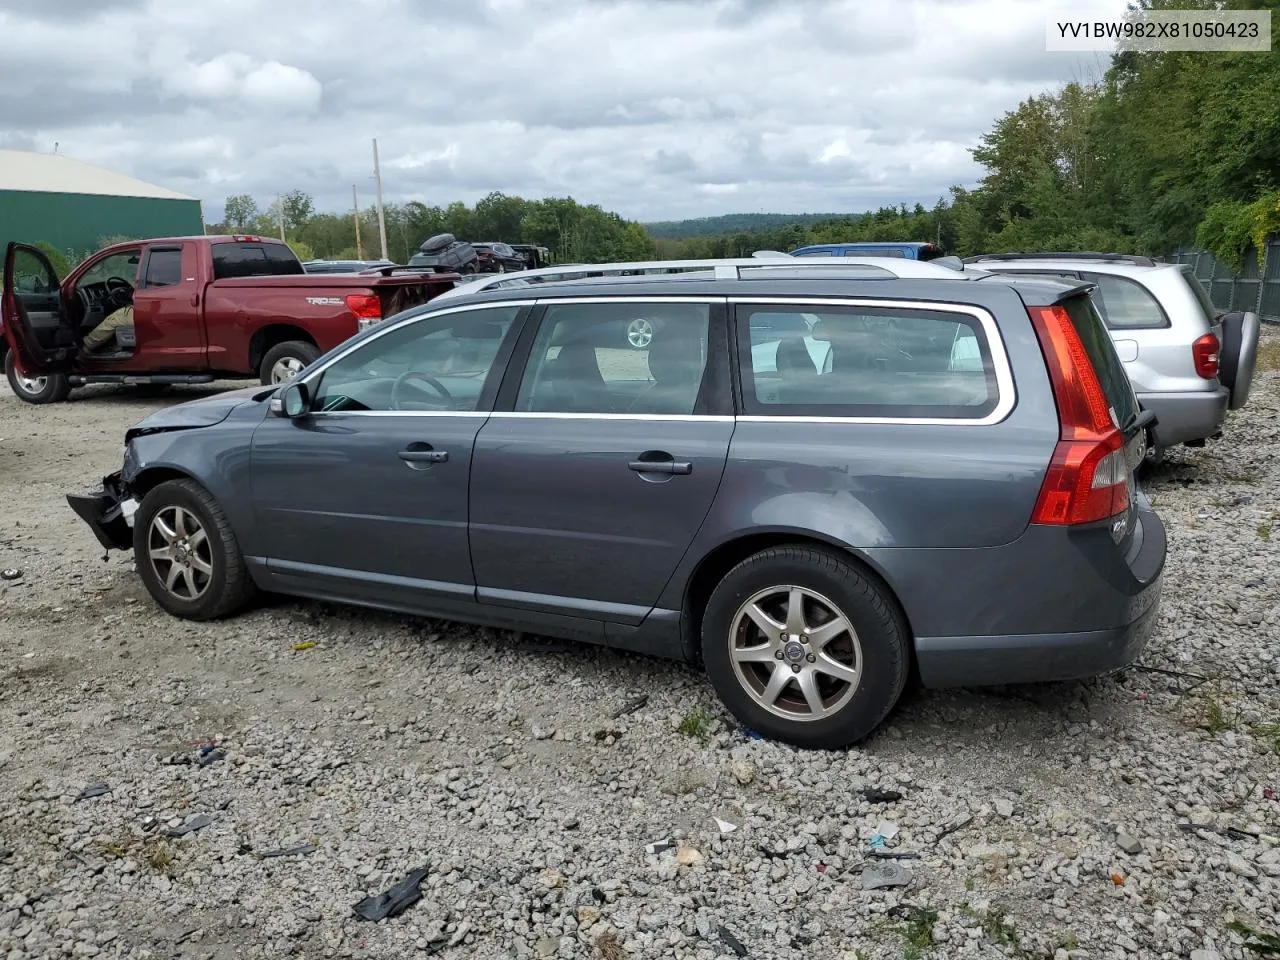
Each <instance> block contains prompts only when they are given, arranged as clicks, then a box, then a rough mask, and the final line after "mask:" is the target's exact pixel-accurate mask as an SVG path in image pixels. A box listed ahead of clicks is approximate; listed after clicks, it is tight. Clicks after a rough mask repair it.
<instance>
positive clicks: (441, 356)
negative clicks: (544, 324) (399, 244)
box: [312, 306, 521, 413]
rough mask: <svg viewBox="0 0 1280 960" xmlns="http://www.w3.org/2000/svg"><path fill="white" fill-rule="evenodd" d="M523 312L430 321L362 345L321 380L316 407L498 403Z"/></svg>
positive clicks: (466, 407)
mask: <svg viewBox="0 0 1280 960" xmlns="http://www.w3.org/2000/svg"><path fill="white" fill-rule="evenodd" d="M520 309H521V308H520V307H515V306H512V307H491V308H487V309H484V310H464V311H460V312H458V313H448V314H443V315H436V316H428V317H423V318H422V319H421V320H418V321H415V322H412V323H408V324H405V325H404V326H403V327H400V328H399V329H397V330H393V331H391V332H390V333H385V334H383V335H382V336H380V337H375V338H374V339H372V340H370V341H368V342H367V343H365V344H362V345H361V346H360V347H358V348H356V349H355V350H353V351H352V352H351V353H349V354H347V355H346V356H345V357H343V358H342V359H340V360H338V361H337V362H335V363H334V364H332V365H331V366H329V367H327V368H326V369H325V371H324V372H323V373H322V374H321V375H320V379H319V382H318V383H317V384H316V386H315V398H314V399H313V400H312V409H314V410H316V411H320V412H326V413H343V412H352V411H401V412H415V411H417V412H421V411H473V410H481V409H484V408H485V407H487V406H488V404H489V403H490V402H491V401H492V394H493V392H494V390H495V389H496V381H497V379H498V375H499V373H500V371H499V370H498V369H497V363H496V360H497V358H498V353H499V350H500V349H501V348H502V345H503V343H504V342H505V340H506V338H507V336H508V335H509V333H510V331H511V327H512V325H513V324H514V323H515V321H516V317H517V316H518V314H519V313H520Z"/></svg>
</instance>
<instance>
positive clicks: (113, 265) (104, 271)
mask: <svg viewBox="0 0 1280 960" xmlns="http://www.w3.org/2000/svg"><path fill="white" fill-rule="evenodd" d="M140 256H141V251H139V250H127V251H125V252H123V253H113V254H112V255H111V256H109V257H104V258H103V259H101V260H99V261H98V262H97V263H95V264H94V265H93V266H92V267H90V268H89V269H88V270H86V271H85V272H84V274H83V275H82V276H81V277H80V280H79V283H80V285H81V286H84V285H86V284H90V283H102V282H104V281H106V280H109V279H111V278H112V277H116V278H118V279H120V280H123V281H125V282H126V283H127V284H129V286H131V287H132V286H134V285H135V284H136V282H137V279H138V260H139V259H140Z"/></svg>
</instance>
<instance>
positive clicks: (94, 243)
mask: <svg viewBox="0 0 1280 960" xmlns="http://www.w3.org/2000/svg"><path fill="white" fill-rule="evenodd" d="M202 233H204V215H203V213H202V211H201V209H200V201H199V200H196V199H195V198H193V197H188V196H184V195H183V194H181V193H176V192H174V191H173V190H168V189H166V188H164V187H157V186H155V185H154V184H150V183H144V182H143V181H141V180H135V179H134V178H133V177H126V176H124V175H123V174H119V173H114V172H112V171H110V170H104V169H102V168H101V167H95V166H92V165H91V164H88V163H83V162H81V161H79V160H73V159H72V158H71V157H67V156H63V155H61V154H56V153H29V152H26V151H19V150H0V249H2V248H3V245H4V244H7V243H9V242H10V241H11V240H18V241H20V242H22V243H36V242H39V241H41V240H43V241H45V242H47V243H50V244H52V245H53V246H54V247H56V248H57V249H58V250H60V251H63V252H64V254H65V253H69V254H71V255H72V259H73V262H74V260H78V259H79V258H80V257H81V256H83V255H84V254H86V253H89V252H91V251H93V250H96V249H97V248H98V247H100V246H102V245H103V241H104V240H106V239H107V238H118V237H129V238H131V239H142V238H144V237H174V236H177V237H183V236H192V235H197V234H202Z"/></svg>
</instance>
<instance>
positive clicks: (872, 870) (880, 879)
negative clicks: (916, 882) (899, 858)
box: [862, 862, 911, 890]
mask: <svg viewBox="0 0 1280 960" xmlns="http://www.w3.org/2000/svg"><path fill="white" fill-rule="evenodd" d="M910 882H911V868H910V867H904V866H903V865H902V864H900V863H893V862H889V863H871V864H868V865H867V866H865V867H863V868H862V889H863V890H881V889H884V888H886V887H905V886H906V885H907V884H909V883H910Z"/></svg>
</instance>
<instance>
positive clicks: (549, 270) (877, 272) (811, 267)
mask: <svg viewBox="0 0 1280 960" xmlns="http://www.w3.org/2000/svg"><path fill="white" fill-rule="evenodd" d="M963 269H964V268H963V264H957V263H954V262H953V264H952V265H950V266H948V265H946V264H937V263H934V262H931V261H921V260H902V259H898V258H894V257H791V256H787V255H786V254H783V255H781V256H777V257H771V256H765V255H757V256H753V257H750V258H746V257H743V258H728V259H718V260H646V261H641V262H635V263H586V264H574V265H572V266H551V267H538V268H537V269H534V270H517V271H514V272H511V273H504V274H495V275H494V276H493V278H492V279H489V278H486V280H485V281H482V282H483V283H484V286H485V287H486V288H487V287H495V286H501V285H502V282H503V281H504V280H516V279H521V280H527V281H537V282H554V281H556V280H575V279H582V278H586V277H604V276H636V275H640V274H659V275H661V274H672V273H682V272H685V271H704V272H706V271H710V272H712V273H713V275H714V277H715V279H717V280H743V279H751V278H752V277H753V276H754V277H759V276H761V274H762V273H766V272H774V271H785V272H787V273H788V274H790V273H793V272H795V273H800V272H810V271H820V270H821V271H826V272H827V273H828V274H830V273H832V272H835V273H846V272H847V273H848V274H849V275H850V277H859V276H861V277H864V278H866V277H879V278H899V279H926V278H927V279H950V280H957V279H963V278H964V275H963V273H962V271H963ZM775 275H776V274H775Z"/></svg>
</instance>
